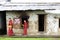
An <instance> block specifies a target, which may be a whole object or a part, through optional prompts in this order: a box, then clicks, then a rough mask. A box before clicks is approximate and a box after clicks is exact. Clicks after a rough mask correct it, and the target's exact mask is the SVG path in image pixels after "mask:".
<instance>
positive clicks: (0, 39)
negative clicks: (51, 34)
mask: <svg viewBox="0 0 60 40" xmlns="http://www.w3.org/2000/svg"><path fill="white" fill-rule="evenodd" d="M0 40H60V38H6V37H0Z"/></svg>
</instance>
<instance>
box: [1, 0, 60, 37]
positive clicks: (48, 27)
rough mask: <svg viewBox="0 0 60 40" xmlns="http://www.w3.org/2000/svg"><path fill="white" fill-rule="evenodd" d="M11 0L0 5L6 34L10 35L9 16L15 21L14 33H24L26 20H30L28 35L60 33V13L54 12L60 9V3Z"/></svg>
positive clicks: (2, 23) (2, 24)
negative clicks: (17, 0)
mask: <svg viewBox="0 0 60 40" xmlns="http://www.w3.org/2000/svg"><path fill="white" fill-rule="evenodd" d="M9 1H10V0H8V2H7V1H6V2H5V1H4V2H3V3H1V6H0V11H1V12H0V14H1V18H0V20H1V21H0V23H1V26H0V27H1V29H0V30H2V33H3V32H4V30H5V34H6V35H8V30H9V28H8V26H9V25H8V24H9V18H11V20H12V21H13V23H14V24H13V28H12V30H13V33H14V35H19V36H20V35H23V31H24V30H23V29H24V26H23V21H24V20H26V21H27V22H28V27H27V35H60V13H58V12H57V13H55V12H53V13H52V11H55V10H57V9H58V10H59V7H60V6H59V5H60V4H59V3H14V2H9ZM16 20H18V21H17V24H15V22H16ZM4 25H5V26H4ZM2 26H3V27H2ZM2 33H0V34H2Z"/></svg>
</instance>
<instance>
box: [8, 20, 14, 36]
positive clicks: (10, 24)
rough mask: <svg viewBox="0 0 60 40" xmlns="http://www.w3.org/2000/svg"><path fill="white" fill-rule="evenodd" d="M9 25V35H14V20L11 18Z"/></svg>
mask: <svg viewBox="0 0 60 40" xmlns="http://www.w3.org/2000/svg"><path fill="white" fill-rule="evenodd" d="M8 26H10V27H9V28H8V35H9V36H12V35H13V30H12V26H13V23H12V20H9V24H8Z"/></svg>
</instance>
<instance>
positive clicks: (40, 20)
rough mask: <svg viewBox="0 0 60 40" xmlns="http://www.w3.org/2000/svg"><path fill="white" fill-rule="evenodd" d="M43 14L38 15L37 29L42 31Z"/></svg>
mask: <svg viewBox="0 0 60 40" xmlns="http://www.w3.org/2000/svg"><path fill="white" fill-rule="evenodd" d="M44 16H45V15H44V14H39V15H38V26H39V27H38V31H44Z"/></svg>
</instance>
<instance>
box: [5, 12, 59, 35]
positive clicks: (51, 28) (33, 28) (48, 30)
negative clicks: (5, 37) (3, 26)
mask: <svg viewBox="0 0 60 40" xmlns="http://www.w3.org/2000/svg"><path fill="white" fill-rule="evenodd" d="M26 13H27V15H29V19H28V21H29V27H28V35H40V33H41V32H39V31H38V15H37V14H46V13H45V12H43V11H42V12H41V11H26ZM20 14H21V12H15V11H13V12H12V11H11V12H10V11H9V12H6V21H7V24H8V18H12V19H13V18H14V17H17V16H20ZM58 23H59V20H58V18H55V14H47V15H45V23H44V32H43V34H45V35H52V34H55V35H56V34H58V27H59V25H58ZM7 30H8V25H7ZM13 30H14V33H16V34H22V33H23V29H17V30H15V29H13Z"/></svg>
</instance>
